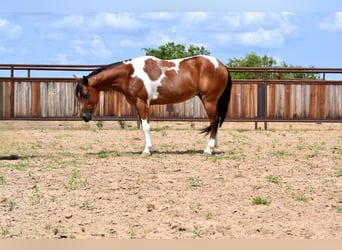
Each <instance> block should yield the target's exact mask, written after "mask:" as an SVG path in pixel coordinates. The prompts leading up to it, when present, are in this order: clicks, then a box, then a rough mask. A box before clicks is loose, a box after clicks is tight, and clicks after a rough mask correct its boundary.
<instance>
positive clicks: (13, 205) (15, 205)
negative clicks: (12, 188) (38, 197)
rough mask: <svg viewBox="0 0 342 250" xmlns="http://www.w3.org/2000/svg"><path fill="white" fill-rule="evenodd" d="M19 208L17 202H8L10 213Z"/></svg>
mask: <svg viewBox="0 0 342 250" xmlns="http://www.w3.org/2000/svg"><path fill="white" fill-rule="evenodd" d="M16 207H17V202H16V201H15V200H10V201H9V202H8V211H13V210H14V209H15V208H16Z"/></svg>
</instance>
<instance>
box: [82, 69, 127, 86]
mask: <svg viewBox="0 0 342 250" xmlns="http://www.w3.org/2000/svg"><path fill="white" fill-rule="evenodd" d="M126 68H127V67H125V64H122V63H120V64H117V65H114V66H109V67H108V68H105V69H103V70H101V71H100V72H99V73H97V74H95V75H93V76H91V77H89V78H88V82H89V85H90V86H92V87H94V88H95V89H97V90H99V91H101V90H120V88H121V84H122V82H123V80H125V79H126V78H127V77H128V76H129V72H128V71H127V70H128V69H126Z"/></svg>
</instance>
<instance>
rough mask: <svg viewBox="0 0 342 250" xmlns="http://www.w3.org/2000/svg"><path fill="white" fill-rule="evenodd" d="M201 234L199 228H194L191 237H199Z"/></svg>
mask: <svg viewBox="0 0 342 250" xmlns="http://www.w3.org/2000/svg"><path fill="white" fill-rule="evenodd" d="M202 236H203V231H202V230H201V229H195V230H194V231H192V237H193V238H201V237H202Z"/></svg>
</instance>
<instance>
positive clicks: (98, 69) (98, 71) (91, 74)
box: [87, 60, 129, 77]
mask: <svg viewBox="0 0 342 250" xmlns="http://www.w3.org/2000/svg"><path fill="white" fill-rule="evenodd" d="M126 61H129V60H126ZM126 61H120V62H115V63H111V64H108V65H105V66H102V67H99V68H97V69H95V70H94V71H92V72H90V73H89V75H87V77H91V76H94V75H96V74H98V73H100V72H102V71H104V70H106V69H108V68H111V67H113V66H115V65H118V64H121V63H123V62H126Z"/></svg>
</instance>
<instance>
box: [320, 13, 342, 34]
mask: <svg viewBox="0 0 342 250" xmlns="http://www.w3.org/2000/svg"><path fill="white" fill-rule="evenodd" d="M318 27H319V28H320V29H322V30H327V31H338V32H341V31H342V12H337V13H335V14H334V16H333V17H330V18H328V19H326V20H325V21H323V22H321V23H319V24H318Z"/></svg>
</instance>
